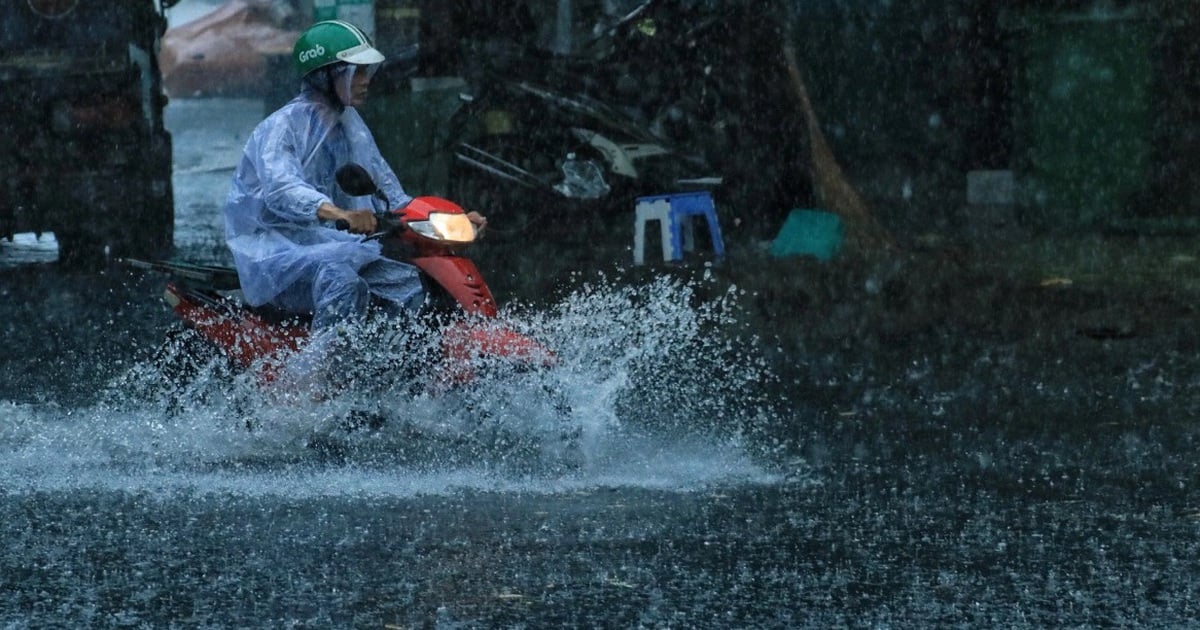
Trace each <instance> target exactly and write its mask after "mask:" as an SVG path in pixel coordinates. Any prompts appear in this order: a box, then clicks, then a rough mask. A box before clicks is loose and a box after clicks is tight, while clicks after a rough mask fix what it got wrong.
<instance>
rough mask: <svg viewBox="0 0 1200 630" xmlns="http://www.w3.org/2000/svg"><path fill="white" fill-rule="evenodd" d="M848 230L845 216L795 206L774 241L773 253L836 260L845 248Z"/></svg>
mask: <svg viewBox="0 0 1200 630" xmlns="http://www.w3.org/2000/svg"><path fill="white" fill-rule="evenodd" d="M844 238H845V230H844V228H843V227H842V218H841V217H839V216H838V215H836V214H833V213H832V212H825V211H822V210H802V209H795V210H792V211H791V213H789V214H788V217H787V220H785V221H784V222H783V227H781V228H780V229H779V235H778V236H776V237H775V240H774V241H773V242H772V243H771V255H772V256H775V257H777V258H783V257H786V256H815V257H817V259H819V260H822V261H829V260H832V259H833V257H834V256H835V255H837V253H838V250H840V249H841V248H842V240H843V239H844Z"/></svg>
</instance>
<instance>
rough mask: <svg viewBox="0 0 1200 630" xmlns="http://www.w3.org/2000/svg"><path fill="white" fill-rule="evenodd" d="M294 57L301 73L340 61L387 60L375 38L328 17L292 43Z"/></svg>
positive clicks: (302, 74)
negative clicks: (376, 44)
mask: <svg viewBox="0 0 1200 630" xmlns="http://www.w3.org/2000/svg"><path fill="white" fill-rule="evenodd" d="M292 57H293V58H294V59H295V61H296V70H297V71H298V72H299V73H300V76H304V75H306V74H308V73H309V72H312V71H313V70H316V69H317V68H320V67H322V66H327V65H329V64H331V63H337V62H339V61H344V62H346V63H353V64H358V65H370V64H375V63H379V62H381V61H383V53H381V52H379V51H378V50H376V49H375V46H373V45H372V44H371V39H370V38H369V37H367V36H366V34H365V33H363V32H362V30H361V29H359V28H358V27H357V26H355V25H353V24H351V23H349V22H345V21H342V20H326V21H324V22H317V23H316V24H313V25H312V26H310V27H308V30H306V31H304V32H303V33H301V34H300V38H299V39H297V40H296V45H295V46H294V47H292Z"/></svg>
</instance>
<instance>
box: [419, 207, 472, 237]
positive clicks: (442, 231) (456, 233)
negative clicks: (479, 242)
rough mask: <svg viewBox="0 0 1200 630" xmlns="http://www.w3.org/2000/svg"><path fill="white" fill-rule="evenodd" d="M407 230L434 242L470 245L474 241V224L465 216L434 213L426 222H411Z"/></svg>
mask: <svg viewBox="0 0 1200 630" xmlns="http://www.w3.org/2000/svg"><path fill="white" fill-rule="evenodd" d="M408 228H409V229H410V230H412V231H414V232H416V233H417V234H420V235H421V236H424V237H425V238H430V239H433V240H435V241H449V242H451V243H470V242H471V241H474V240H475V224H473V223H471V220H470V219H468V218H467V215H465V214H447V213H444V212H434V213H432V214H430V215H429V220H428V221H413V222H411V223H409V224H408Z"/></svg>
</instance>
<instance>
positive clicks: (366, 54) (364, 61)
mask: <svg viewBox="0 0 1200 630" xmlns="http://www.w3.org/2000/svg"><path fill="white" fill-rule="evenodd" d="M337 58H338V60H340V61H344V62H346V63H352V64H354V65H358V66H369V65H372V64H377V63H382V62H383V60H384V56H383V53H381V52H379V51H378V50H376V49H375V47H374V46H371V45H370V44H362V45H360V46H355V47H354V48H347V49H346V50H343V51H342V52H340V53H338V54H337Z"/></svg>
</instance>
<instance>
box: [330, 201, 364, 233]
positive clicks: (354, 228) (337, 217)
mask: <svg viewBox="0 0 1200 630" xmlns="http://www.w3.org/2000/svg"><path fill="white" fill-rule="evenodd" d="M317 218H318V219H324V220H326V221H334V222H337V221H345V222H346V225H347V227H346V231H347V232H351V233H353V234H371V233H372V232H374V231H375V227H376V223H375V213H373V212H371V211H370V210H342V209H341V208H339V207H337V206H335V205H333V204H332V203H323V204H321V205H320V207H318V208H317Z"/></svg>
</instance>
